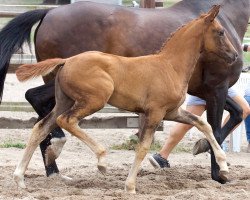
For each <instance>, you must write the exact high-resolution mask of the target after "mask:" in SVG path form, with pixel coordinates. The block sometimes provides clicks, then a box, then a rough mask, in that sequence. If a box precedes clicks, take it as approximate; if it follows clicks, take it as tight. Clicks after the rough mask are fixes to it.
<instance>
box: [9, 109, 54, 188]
mask: <svg viewBox="0 0 250 200" xmlns="http://www.w3.org/2000/svg"><path fill="white" fill-rule="evenodd" d="M57 116H58V115H56V114H55V113H54V111H52V112H51V113H50V114H49V115H47V117H45V118H44V119H42V120H41V121H39V122H38V123H37V124H35V126H34V128H33V129H32V133H31V136H30V138H29V141H28V143H27V146H26V148H25V151H24V155H23V158H22V160H21V161H20V162H19V164H18V166H17V167H16V170H15V172H14V180H15V181H16V183H17V185H18V186H19V187H21V188H25V187H26V186H25V184H24V173H25V171H26V169H27V167H28V164H29V162H30V159H31V157H32V155H33V153H34V151H35V149H36V148H37V146H38V145H39V144H40V143H41V142H42V141H43V140H44V139H45V138H46V136H47V135H48V134H49V133H50V131H51V130H53V129H54V128H55V127H56V126H57V124H56V117H57Z"/></svg>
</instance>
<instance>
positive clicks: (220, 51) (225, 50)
mask: <svg viewBox="0 0 250 200" xmlns="http://www.w3.org/2000/svg"><path fill="white" fill-rule="evenodd" d="M219 9H220V6H218V5H216V6H214V7H213V8H212V9H211V10H210V11H209V12H208V13H207V14H206V15H204V16H203V17H204V33H203V34H204V38H203V47H202V51H203V52H204V53H209V54H211V55H214V56H217V57H220V58H221V59H223V60H224V61H225V62H227V63H228V64H232V63H233V62H235V61H236V59H237V57H238V53H237V51H236V50H235V48H234V47H233V45H232V44H231V42H230V41H229V39H228V37H227V35H226V31H225V29H224V28H223V27H222V26H221V24H220V23H219V22H218V21H217V20H215V17H216V16H217V15H218V13H219Z"/></svg>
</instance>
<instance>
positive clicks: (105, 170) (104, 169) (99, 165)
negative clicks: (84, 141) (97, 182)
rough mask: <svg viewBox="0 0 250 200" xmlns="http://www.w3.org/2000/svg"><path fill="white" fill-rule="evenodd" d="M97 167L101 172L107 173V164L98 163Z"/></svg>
mask: <svg viewBox="0 0 250 200" xmlns="http://www.w3.org/2000/svg"><path fill="white" fill-rule="evenodd" d="M97 168H98V170H99V172H100V173H101V174H103V175H105V174H106V173H107V166H106V164H104V163H98V164H97Z"/></svg>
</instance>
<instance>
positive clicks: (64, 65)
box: [14, 5, 238, 193]
mask: <svg viewBox="0 0 250 200" xmlns="http://www.w3.org/2000/svg"><path fill="white" fill-rule="evenodd" d="M219 8H220V6H218V5H217V6H214V7H213V8H212V9H211V10H210V11H209V12H208V13H207V14H205V15H202V16H200V17H199V18H197V19H194V20H192V21H191V22H189V23H188V24H186V25H185V26H182V27H181V28H180V29H178V30H177V31H176V32H175V34H174V35H172V36H171V37H170V39H169V40H168V41H167V43H165V45H164V46H163V48H162V49H161V51H160V52H158V53H157V54H151V55H147V56H139V57H123V56H117V55H113V54H107V53H102V52H98V51H88V52H84V53H81V54H78V55H76V56H72V57H70V58H67V59H62V58H54V59H48V60H45V61H42V62H39V63H37V64H29V65H23V66H21V67H19V68H18V69H17V71H16V74H17V77H18V79H19V80H21V81H25V80H28V79H31V78H33V77H37V76H40V75H45V74H48V73H50V72H51V71H53V70H54V69H56V68H57V69H59V70H58V73H57V76H56V79H55V97H56V105H55V107H54V108H53V110H52V111H51V112H50V113H49V114H48V115H47V116H46V117H44V118H43V119H42V120H40V121H39V122H38V123H37V124H36V125H35V126H34V128H33V130H32V134H31V136H30V138H29V141H28V144H27V147H26V149H25V152H24V155H23V158H22V160H21V161H20V163H19V164H18V166H17V168H16V170H15V172H14V180H15V181H16V183H17V184H18V186H19V187H22V188H25V187H26V186H25V183H24V173H25V171H26V169H27V166H28V164H29V162H30V159H31V157H32V155H33V153H34V151H35V149H36V148H37V146H38V145H39V144H40V143H41V142H42V141H43V140H44V139H45V138H46V137H47V135H48V134H49V133H50V131H52V130H53V129H54V128H55V127H56V126H57V125H59V126H60V127H61V128H63V129H65V130H67V131H69V132H70V133H71V134H72V135H74V136H76V137H77V138H78V139H80V140H81V141H83V142H84V143H85V144H87V145H88V147H89V148H90V149H91V150H92V151H93V152H94V153H95V155H96V157H97V159H98V163H97V166H98V169H99V170H100V171H101V172H102V173H105V172H106V163H105V155H106V150H105V148H104V147H103V146H102V145H100V144H98V143H97V142H96V141H95V140H94V139H93V138H91V137H90V136H89V135H88V134H86V133H85V131H83V130H82V129H81V128H80V127H79V125H78V124H79V122H80V120H81V119H82V118H84V117H86V116H88V115H91V114H93V113H95V112H97V111H98V110H100V109H102V108H103V107H104V106H105V105H106V103H109V104H110V105H113V106H116V107H118V108H120V109H123V110H128V111H131V112H139V113H144V114H145V118H144V120H145V121H144V122H143V127H142V135H141V137H140V142H139V144H138V147H137V150H136V155H135V159H134V163H133V165H132V167H131V169H130V172H129V175H128V177H127V180H126V184H125V189H126V191H127V192H129V193H136V190H135V189H136V177H137V174H138V171H139V168H140V165H141V162H142V161H143V159H144V157H145V156H146V154H147V152H148V150H149V148H150V145H151V143H152V140H153V135H154V133H155V130H156V129H157V127H158V126H159V124H160V122H161V121H162V120H163V119H164V120H171V121H176V122H181V123H187V124H191V125H194V126H196V127H197V128H198V129H199V130H200V131H202V132H203V133H204V134H205V136H206V138H207V140H208V141H209V143H210V145H211V147H212V149H213V151H214V154H215V157H216V162H217V164H218V165H219V167H220V177H221V178H222V179H227V174H228V166H227V163H226V154H225V152H224V151H223V150H222V149H221V147H220V145H219V144H218V143H217V141H216V139H215V137H214V135H213V131H212V128H211V126H210V125H209V124H208V123H207V122H206V121H205V120H204V119H202V118H201V117H199V116H196V115H194V114H192V113H189V112H188V111H186V110H183V109H182V108H181V105H182V104H183V102H184V100H185V97H186V92H187V88H188V83H189V80H190V78H191V76H192V73H193V71H194V68H195V66H196V63H197V61H198V59H199V57H200V56H201V54H202V53H205V52H210V53H213V54H216V55H220V57H221V59H222V60H224V62H225V63H227V64H229V65H230V64H232V63H233V62H234V61H235V60H236V58H237V56H238V54H237V52H236V50H235V49H234V47H233V46H232V44H231V43H230V42H229V40H228V38H227V36H226V33H225V30H224V28H223V27H222V26H221V25H220V24H219V23H218V21H217V20H215V17H216V16H217V14H218V12H219ZM180 57H182V58H183V59H180Z"/></svg>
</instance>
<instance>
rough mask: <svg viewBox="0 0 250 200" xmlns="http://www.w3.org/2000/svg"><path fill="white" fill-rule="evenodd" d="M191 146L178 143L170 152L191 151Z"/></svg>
mask: <svg viewBox="0 0 250 200" xmlns="http://www.w3.org/2000/svg"><path fill="white" fill-rule="evenodd" d="M192 148H193V147H191V146H187V145H184V144H181V143H180V144H178V145H177V146H176V147H175V148H174V149H173V151H172V152H171V153H191V152H192Z"/></svg>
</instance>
